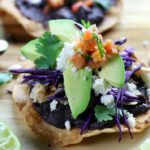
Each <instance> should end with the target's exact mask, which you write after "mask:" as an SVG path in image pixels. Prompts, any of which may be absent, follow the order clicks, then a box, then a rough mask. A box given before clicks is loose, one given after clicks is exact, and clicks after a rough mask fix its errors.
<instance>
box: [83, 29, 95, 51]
mask: <svg viewBox="0 0 150 150" xmlns="http://www.w3.org/2000/svg"><path fill="white" fill-rule="evenodd" d="M83 42H84V47H83V51H90V52H95V46H96V44H97V41H96V39H94V38H93V35H92V33H91V32H90V31H86V32H85V34H84V36H83Z"/></svg>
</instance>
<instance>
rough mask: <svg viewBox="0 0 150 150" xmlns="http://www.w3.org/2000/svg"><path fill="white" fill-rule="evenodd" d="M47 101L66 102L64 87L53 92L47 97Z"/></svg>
mask: <svg viewBox="0 0 150 150" xmlns="http://www.w3.org/2000/svg"><path fill="white" fill-rule="evenodd" d="M47 99H50V100H53V99H55V100H57V101H64V100H68V99H67V97H66V96H65V90H64V87H62V88H60V89H59V90H58V91H57V92H55V93H54V94H53V95H52V96H48V97H47Z"/></svg>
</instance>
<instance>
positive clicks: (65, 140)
mask: <svg viewBox="0 0 150 150" xmlns="http://www.w3.org/2000/svg"><path fill="white" fill-rule="evenodd" d="M22 78H23V75H19V77H18V79H17V81H16V83H15V85H14V89H13V95H12V97H13V100H14V102H15V104H16V106H17V108H18V110H19V112H20V113H21V115H22V117H23V118H24V120H25V122H26V124H27V126H28V127H29V128H30V129H31V130H32V131H33V132H34V133H35V134H36V135H38V136H39V137H40V138H41V139H42V140H44V141H46V142H48V143H49V144H51V146H52V147H64V146H68V145H70V144H76V143H80V142H81V141H82V140H83V138H87V137H91V136H95V135H99V134H102V133H116V132H119V130H118V128H117V126H114V127H113V128H105V129H103V130H88V131H85V133H84V134H83V135H80V131H81V129H77V128H74V129H71V130H70V131H67V130H66V129H58V128H56V127H54V126H52V125H49V124H47V123H46V122H45V121H44V120H43V119H42V118H41V117H40V115H39V114H38V113H37V112H36V111H35V110H34V108H33V106H32V101H31V99H30V97H29V92H30V87H29V86H28V85H26V84H21V81H22ZM149 125H150V110H149V111H148V112H147V113H145V114H141V115H139V116H137V117H136V126H135V128H133V129H131V132H134V133H135V132H141V131H143V130H144V129H145V128H146V127H148V126H149ZM121 127H122V132H128V129H127V127H126V126H125V125H121Z"/></svg>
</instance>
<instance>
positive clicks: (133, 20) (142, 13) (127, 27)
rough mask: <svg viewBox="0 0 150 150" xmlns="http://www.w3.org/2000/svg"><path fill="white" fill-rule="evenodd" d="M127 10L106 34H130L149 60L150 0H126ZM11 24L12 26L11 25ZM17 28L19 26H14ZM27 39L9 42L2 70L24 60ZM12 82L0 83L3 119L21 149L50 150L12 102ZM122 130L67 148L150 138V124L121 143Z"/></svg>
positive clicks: (100, 149)
mask: <svg viewBox="0 0 150 150" xmlns="http://www.w3.org/2000/svg"><path fill="white" fill-rule="evenodd" d="M123 3H124V13H123V16H122V19H121V21H120V23H119V24H118V25H117V26H116V27H115V28H113V29H112V30H110V31H109V32H106V33H105V34H104V37H105V38H111V39H114V40H117V39H120V38H121V37H127V38H128V42H127V44H126V46H128V45H129V46H130V45H132V46H133V47H135V53H136V54H137V56H138V58H139V59H140V60H141V61H143V62H145V63H146V64H148V62H149V59H150V17H149V15H150V9H149V6H150V1H149V0H143V1H141V0H132V1H131V0H124V1H123ZM8 28H11V26H8ZM13 28H15V30H17V26H16V27H15V26H13ZM2 32H4V30H3V28H2V23H0V37H1V36H2ZM144 41H148V42H149V45H148V46H146V47H144V46H143V42H144ZM24 44H25V42H10V45H9V49H8V51H7V52H6V53H5V54H4V55H2V56H0V72H4V71H7V69H8V67H9V66H11V65H13V64H21V65H22V66H23V64H24V63H25V62H24V61H23V60H21V54H20V51H19V49H20V47H21V46H23V45H24ZM12 87H13V83H9V84H6V85H4V86H0V121H4V122H7V123H8V124H9V125H10V126H11V128H12V129H13V130H14V132H15V133H16V134H17V136H18V137H19V139H20V141H21V145H22V150H41V149H42V150H50V149H51V148H50V147H48V144H46V143H44V142H42V141H40V140H39V139H38V138H37V137H36V136H34V135H33V134H32V132H31V131H30V130H29V129H28V128H27V127H26V126H25V123H24V121H23V119H22V118H21V116H20V114H19V113H18V112H17V110H16V107H15V106H14V104H13V101H12V99H11V95H9V94H7V92H6V90H7V89H11V88H12ZM118 137H119V134H111V135H109V134H104V135H100V136H96V137H93V138H88V139H86V140H84V141H83V142H82V143H81V144H78V145H75V146H70V147H68V148H64V149H65V150H66V149H67V150H79V149H81V150H91V149H94V150H120V149H121V150H127V149H128V150H136V149H137V147H138V146H139V144H140V143H142V142H143V141H144V140H145V139H146V138H148V137H149V138H150V128H147V129H146V130H145V131H144V132H142V133H137V134H134V139H133V140H131V139H130V137H129V134H128V133H126V134H124V136H123V139H122V141H121V143H118Z"/></svg>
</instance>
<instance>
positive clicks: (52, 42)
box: [34, 32, 63, 69]
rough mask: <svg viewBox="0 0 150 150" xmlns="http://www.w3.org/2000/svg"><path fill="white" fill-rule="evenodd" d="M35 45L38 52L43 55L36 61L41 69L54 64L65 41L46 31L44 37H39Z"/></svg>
mask: <svg viewBox="0 0 150 150" xmlns="http://www.w3.org/2000/svg"><path fill="white" fill-rule="evenodd" d="M35 47H36V52H37V53H39V54H41V55H42V56H41V57H39V58H38V59H36V60H35V61H34V63H35V64H36V66H37V67H38V68H40V69H48V68H50V67H53V66H54V64H55V61H56V57H57V56H58V54H59V53H60V51H61V50H62V47H63V43H62V42H61V41H60V40H59V39H58V38H57V37H56V36H55V35H51V33H49V32H45V33H44V34H43V37H40V38H38V43H37V44H35Z"/></svg>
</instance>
